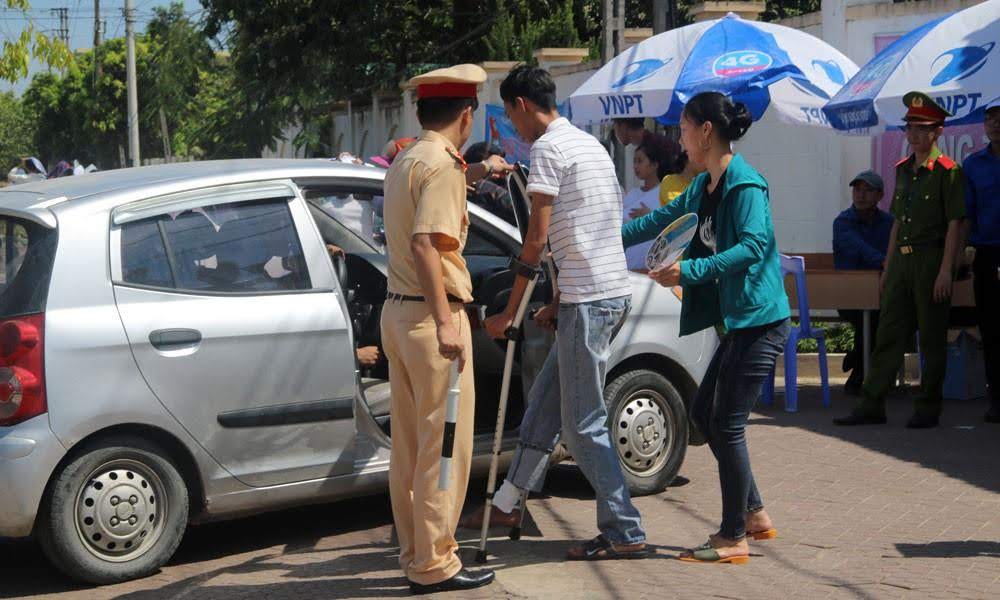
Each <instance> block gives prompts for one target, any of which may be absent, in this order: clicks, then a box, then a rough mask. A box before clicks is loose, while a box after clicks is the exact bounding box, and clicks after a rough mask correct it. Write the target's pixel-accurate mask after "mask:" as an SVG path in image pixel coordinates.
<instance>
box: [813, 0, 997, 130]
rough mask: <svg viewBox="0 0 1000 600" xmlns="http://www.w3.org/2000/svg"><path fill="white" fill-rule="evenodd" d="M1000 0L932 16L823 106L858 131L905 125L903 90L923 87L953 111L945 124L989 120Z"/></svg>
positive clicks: (838, 124)
mask: <svg viewBox="0 0 1000 600" xmlns="http://www.w3.org/2000/svg"><path fill="white" fill-rule="evenodd" d="M998 46H1000V0H988V1H987V2H983V3H982V4H977V5H975V6H972V7H970V8H967V9H965V10H962V11H959V12H956V13H952V14H950V15H946V16H944V17H941V18H938V19H935V20H933V21H931V22H929V23H926V24H924V25H922V26H920V27H918V28H916V29H914V30H913V31H911V32H909V33H907V34H906V35H904V36H903V37H901V38H899V39H898V40H896V41H895V42H893V43H892V44H891V45H889V46H888V47H886V48H885V49H884V50H882V51H881V52H879V53H878V54H877V55H876V56H875V58H873V59H872V60H871V61H869V62H868V64H866V65H865V66H864V67H862V68H861V70H860V71H858V73H857V74H856V75H855V76H854V77H852V78H851V80H850V81H848V82H847V84H846V85H845V86H844V87H843V88H842V89H841V90H840V92H838V93H837V94H836V95H835V96H834V97H833V99H832V100H830V102H829V103H828V104H827V105H826V106H825V107H823V112H824V113H825V114H826V116H827V117H828V118H829V121H830V124H831V125H833V126H834V127H835V128H836V129H838V130H842V131H846V132H848V133H853V134H872V133H879V132H881V131H883V130H884V129H886V128H893V127H899V126H901V125H902V122H903V121H902V120H903V115H904V114H906V107H905V106H904V105H903V95H905V94H906V93H907V92H909V91H912V90H918V91H921V92H924V93H926V94H928V95H930V96H931V97H932V98H934V99H935V100H936V101H937V102H938V103H940V104H941V106H943V107H944V108H946V109H948V112H950V113H952V114H953V115H954V116H953V117H951V118H949V119H948V120H947V121H946V123H945V124H946V125H961V124H965V123H975V122H978V121H982V120H983V112H984V111H983V107H984V106H986V105H987V104H988V103H989V102H991V101H993V100H995V99H997V98H1000V47H998Z"/></svg>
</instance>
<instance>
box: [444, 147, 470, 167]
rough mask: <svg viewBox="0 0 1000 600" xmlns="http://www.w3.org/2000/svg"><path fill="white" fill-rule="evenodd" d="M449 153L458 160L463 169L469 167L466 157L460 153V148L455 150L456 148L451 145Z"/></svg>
mask: <svg viewBox="0 0 1000 600" xmlns="http://www.w3.org/2000/svg"><path fill="white" fill-rule="evenodd" d="M448 155H449V156H451V157H452V158H454V159H455V162H457V163H458V164H459V165H460V166H461V167H462V171H465V170H466V169H468V168H469V165H468V164H466V162H465V159H464V158H462V155H461V154H459V153H458V150H455V149H454V148H452V147H450V146H449V147H448Z"/></svg>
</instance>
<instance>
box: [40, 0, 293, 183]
mask: <svg viewBox="0 0 1000 600" xmlns="http://www.w3.org/2000/svg"><path fill="white" fill-rule="evenodd" d="M95 58H96V59H98V60H99V61H100V65H101V73H100V76H99V77H98V75H97V74H96V70H95ZM125 70H126V65H125V40H124V38H116V39H111V40H107V41H105V42H104V43H103V44H101V45H100V47H99V48H97V49H96V51H84V52H79V53H77V56H76V60H75V61H74V63H73V64H72V65H71V66H70V67H69V68H68V69H67V71H66V73H65V75H57V74H51V73H40V74H38V75H36V76H35V78H34V79H33V80H32V82H31V85H30V86H29V87H28V89H27V90H26V91H25V93H24V97H23V102H24V105H25V107H26V108H27V109H28V110H30V111H31V113H32V114H34V115H36V117H37V122H38V127H37V132H36V134H35V136H34V140H33V141H34V143H35V146H36V147H37V149H38V152H39V154H40V155H41V156H40V157H41V158H43V160H44V161H46V163H52V162H54V161H58V160H61V159H72V158H78V159H79V160H80V161H81V162H93V163H95V164H97V165H98V166H99V167H101V168H104V169H107V168H114V167H120V166H123V165H122V164H121V156H122V152H123V150H124V149H125V148H127V147H128V138H127V134H128V126H127V121H126V114H125V112H126V88H125ZM136 72H137V77H138V90H139V133H140V142H139V143H140V146H141V148H142V155H143V157H145V158H159V157H164V155H165V149H164V132H163V127H162V124H161V119H160V113H161V110H162V113H163V115H164V117H165V119H166V123H167V136H166V138H167V142H168V143H169V147H170V149H171V154H172V155H174V156H179V157H191V158H197V159H211V158H231V157H257V156H260V151H261V149H262V148H263V147H265V146H267V145H269V144H272V143H273V137H274V136H273V134H272V131H273V129H272V128H270V127H269V124H262V123H261V122H260V120H259V119H258V117H259V115H260V111H256V110H255V107H254V106H253V105H252V104H251V103H250V102H248V100H247V95H246V93H245V90H246V89H247V88H248V87H250V86H252V85H253V83H252V82H247V81H245V80H243V79H240V78H239V77H237V76H236V74H235V71H234V70H233V68H232V63H231V61H230V60H229V58H228V57H227V56H226V55H225V54H223V53H217V52H216V51H215V50H214V49H213V48H212V46H211V44H210V42H209V38H208V37H206V36H205V34H204V31H203V30H202V28H201V26H200V25H199V24H198V23H194V22H192V21H191V20H190V19H189V18H188V17H187V16H186V15H185V14H184V11H183V6H182V5H181V4H179V3H175V4H172V5H171V6H169V7H168V8H157V9H156V16H155V17H154V18H153V19H152V21H150V23H149V25H148V26H147V30H146V34H145V35H140V36H137V37H136ZM285 107H287V104H285V103H283V101H282V100H281V99H278V100H276V101H275V102H273V103H272V104H271V105H269V106H268V107H267V111H269V112H271V113H274V114H278V113H280V111H281V110H283V109H284V108H285Z"/></svg>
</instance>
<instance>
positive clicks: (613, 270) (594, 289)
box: [528, 117, 632, 304]
mask: <svg viewBox="0 0 1000 600" xmlns="http://www.w3.org/2000/svg"><path fill="white" fill-rule="evenodd" d="M528 192H529V193H532V192H534V193H538V194H545V195H547V196H554V197H555V201H554V203H553V207H552V220H551V223H550V224H549V245H550V246H551V247H552V256H553V258H554V259H555V262H556V267H558V269H559V278H558V285H559V292H560V302H562V303H566V304H580V303H583V302H594V301H596V300H604V299H608V298H618V297H620V296H628V295H630V294H631V293H632V286H631V284H630V283H629V279H628V268H627V266H626V264H625V250H624V248H623V247H622V236H621V226H622V192H621V188H620V187H619V186H618V177H617V176H616V175H615V166H614V163H612V162H611V157H610V156H608V153H607V151H606V150H605V149H604V146H602V145H601V144H600V142H598V141H597V139H596V138H595V137H594V136H592V135H590V134H589V133H586V132H584V131H581V130H580V129H577V128H576V127H575V126H573V124H571V123H570V122H569V121H568V120H567V119H565V118H563V117H560V118H558V119H556V120H555V121H552V122H551V123H549V126H548V128H546V130H545V133H544V134H542V136H541V137H540V138H538V140H536V141H535V143H534V144H533V145H532V146H531V171H530V173H529V175H528Z"/></svg>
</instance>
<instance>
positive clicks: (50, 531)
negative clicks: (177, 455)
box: [36, 436, 188, 585]
mask: <svg viewBox="0 0 1000 600" xmlns="http://www.w3.org/2000/svg"><path fill="white" fill-rule="evenodd" d="M168 456H169V455H168V454H167V453H166V452H164V451H163V450H162V449H161V448H159V447H158V446H156V445H155V444H153V443H151V442H148V441H146V440H144V439H141V438H138V437H134V436H116V437H113V438H108V439H104V440H99V441H96V442H94V443H92V444H88V445H87V446H86V447H84V448H81V449H80V450H79V451H78V452H77V453H76V455H75V456H74V457H73V458H72V459H71V460H70V461H68V462H67V463H66V464H64V465H63V466H62V468H60V469H59V470H58V471H57V472H56V474H55V475H54V477H53V479H52V481H51V482H50V484H49V488H48V492H47V495H46V498H45V499H44V500H43V503H42V507H41V509H40V511H39V514H38V520H37V526H36V534H37V538H38V541H39V544H40V545H41V547H42V551H43V552H44V553H45V555H46V557H47V558H48V559H49V560H50V561H51V562H52V564H53V565H55V566H56V567H57V568H58V569H59V570H60V571H62V572H63V573H65V574H66V575H68V576H69V577H72V578H73V579H77V580H80V581H84V582H87V583H93V584H99V585H103V584H109V583H118V582H121V581H128V580H131V579H138V578H140V577H146V576H149V575H152V574H153V573H156V572H157V571H158V570H159V568H160V567H161V566H163V565H164V564H165V563H166V562H167V561H168V560H170V557H171V556H173V554H174V552H175V551H176V550H177V546H178V545H179V544H180V542H181V538H182V537H183V536H184V530H185V529H186V528H187V520H188V490H187V486H186V485H185V483H184V479H183V478H182V477H181V475H180V473H179V472H178V471H177V468H176V467H175V466H174V465H173V463H171V461H170V459H169V458H168ZM126 504H127V506H126ZM163 507H165V508H163ZM133 520H134V521H135V522H134V523H133ZM85 536H86V537H85Z"/></svg>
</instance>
